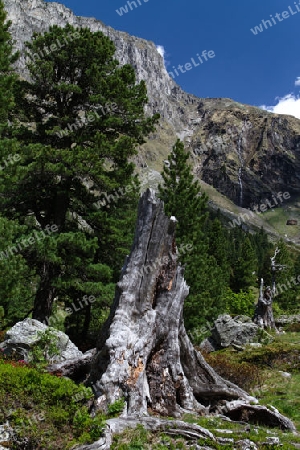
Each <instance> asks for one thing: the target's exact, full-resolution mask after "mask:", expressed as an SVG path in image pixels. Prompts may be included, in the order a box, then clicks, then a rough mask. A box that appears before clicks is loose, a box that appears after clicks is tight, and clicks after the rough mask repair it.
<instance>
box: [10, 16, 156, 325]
mask: <svg viewBox="0 0 300 450" xmlns="http://www.w3.org/2000/svg"><path fill="white" fill-rule="evenodd" d="M58 43H60V44H61V48H58V46H59V44H58ZM27 48H28V69H29V72H30V81H24V80H22V81H19V82H18V85H17V89H16V90H15V92H16V98H17V105H18V109H16V110H15V115H16V116H17V118H18V120H19V125H18V127H17V128H16V130H15V135H16V136H17V137H18V139H19V141H20V143H21V149H22V151H21V157H22V160H21V162H20V163H19V164H18V165H12V166H10V168H9V170H7V171H6V172H5V180H4V183H3V184H2V189H1V190H2V198H1V206H2V208H3V211H4V213H5V215H6V216H7V217H8V218H12V219H17V220H18V221H19V222H20V224H26V225H27V226H28V228H29V229H30V230H35V231H36V232H41V233H44V234H45V237H44V238H43V239H41V240H38V241H35V242H34V243H33V244H32V245H31V246H29V248H28V249H26V251H25V252H24V255H25V257H26V259H27V261H28V264H29V266H30V267H31V268H34V269H35V270H36V272H37V274H38V276H39V283H38V287H37V291H36V295H35V302H34V310H33V318H36V319H38V320H41V321H43V320H45V319H47V318H49V316H50V315H51V310H52V305H53V300H54V298H55V297H56V296H59V298H60V299H63V300H64V301H66V302H68V301H72V299H73V298H74V297H75V298H77V297H81V296H82V295H83V294H87V295H89V294H95V293H99V292H103V290H105V289H104V287H105V285H106V284H107V283H111V282H112V281H113V276H114V274H115V273H116V271H117V269H119V270H120V268H121V265H122V262H123V258H124V255H125V254H126V252H127V251H128V241H129V235H130V233H133V226H134V213H133V211H134V210H135V209H136V204H137V188H135V187H134V179H133V170H134V165H133V163H131V162H129V158H131V157H132V156H133V155H135V154H136V148H137V146H138V145H139V144H142V143H143V142H144V137H145V136H146V135H147V134H148V133H149V132H150V131H153V130H154V125H155V123H156V122H157V120H158V116H157V115H156V116H155V117H152V118H145V117H144V106H145V104H146V102H147V95H146V87H145V83H144V82H141V83H139V84H137V83H136V81H135V74H134V70H133V68H132V67H131V66H129V65H125V66H122V67H120V66H119V63H118V61H116V60H115V59H114V52H115V47H114V44H113V43H112V42H111V41H110V39H109V38H107V37H105V36H104V35H103V33H101V32H95V33H93V32H91V31H90V30H89V29H85V28H82V29H75V28H73V27H72V26H70V25H67V26H66V27H65V28H59V27H57V26H53V27H50V29H49V31H48V32H47V33H45V34H44V35H41V34H34V36H33V41H32V42H31V43H28V44H27ZM27 124H29V126H28V125H27ZM125 187H131V189H128V190H127V189H126V190H125ZM121 188H122V189H121ZM120 189H121V191H120ZM49 229H50V230H52V229H53V230H55V231H53V232H52V231H51V233H48V231H49ZM100 297H101V295H100ZM100 300H101V299H100ZM87 316H88V311H87ZM87 322H88V318H87Z"/></svg>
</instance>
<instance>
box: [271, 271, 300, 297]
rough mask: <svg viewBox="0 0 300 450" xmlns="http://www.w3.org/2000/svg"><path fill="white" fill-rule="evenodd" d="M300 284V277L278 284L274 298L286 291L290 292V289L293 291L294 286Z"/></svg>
mask: <svg viewBox="0 0 300 450" xmlns="http://www.w3.org/2000/svg"><path fill="white" fill-rule="evenodd" d="M296 280H297V281H296ZM292 283H293V285H292ZM299 283H300V275H298V276H297V277H291V278H290V280H289V281H285V282H284V283H282V284H276V285H275V293H274V297H276V296H277V295H280V294H282V293H283V292H284V291H288V290H289V289H292V288H293V287H294V286H298V285H299ZM279 291H280V292H279Z"/></svg>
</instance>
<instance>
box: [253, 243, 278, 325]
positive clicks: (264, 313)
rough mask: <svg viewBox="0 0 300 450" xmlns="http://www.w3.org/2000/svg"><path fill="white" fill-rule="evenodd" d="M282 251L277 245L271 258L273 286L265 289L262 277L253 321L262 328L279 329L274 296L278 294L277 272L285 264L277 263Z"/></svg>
mask: <svg viewBox="0 0 300 450" xmlns="http://www.w3.org/2000/svg"><path fill="white" fill-rule="evenodd" d="M279 252H280V250H279V248H278V247H276V249H275V253H274V256H272V257H271V258H270V259H271V274H272V288H271V287H270V286H267V287H266V289H264V280H263V279H261V283H260V292H259V298H258V302H257V305H256V308H255V312H254V318H253V322H255V323H257V325H259V326H260V327H261V328H271V329H273V330H276V331H277V328H276V326H275V320H274V316H273V306H272V304H273V297H274V296H275V295H276V272H277V271H279V270H284V269H285V268H286V266H285V265H282V264H277V263H276V256H277V255H278V253H279Z"/></svg>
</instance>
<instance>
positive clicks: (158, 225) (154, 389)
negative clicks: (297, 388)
mask: <svg viewBox="0 0 300 450" xmlns="http://www.w3.org/2000/svg"><path fill="white" fill-rule="evenodd" d="M175 228H176V220H175V218H171V219H170V218H168V217H166V216H165V214H164V210H163V203H162V202H161V201H160V200H158V199H157V198H156V197H155V194H154V192H153V191H152V190H148V191H147V192H146V193H145V194H144V195H143V197H142V199H141V201H140V205H139V213H138V222H137V228H136V234H135V239H134V244H133V248H132V251H131V255H130V257H129V258H128V259H127V261H126V262H125V265H124V267H123V270H122V274H121V279H120V281H119V283H118V284H117V289H116V296H115V300H114V304H113V306H112V309H111V313H110V317H109V319H108V321H107V323H106V325H105V327H104V329H103V331H102V333H101V335H100V338H99V341H98V345H97V355H96V358H95V361H94V364H93V366H92V370H91V374H90V378H89V382H90V383H92V384H93V386H94V387H95V386H96V387H97V397H98V398H97V402H96V405H97V407H98V408H101V407H103V408H105V406H106V405H107V404H109V403H112V402H114V401H116V400H118V399H120V398H122V397H124V398H125V400H126V403H127V414H128V415H147V411H148V408H150V409H151V410H152V411H154V412H156V413H159V414H161V415H165V416H167V415H175V416H176V415H178V413H179V412H180V410H181V408H183V409H188V410H197V411H203V410H205V408H206V407H207V406H209V405H210V406H211V407H213V406H215V405H216V404H217V403H218V402H219V401H220V400H224V399H227V400H232V399H237V398H243V399H247V398H249V396H248V395H247V393H246V392H244V391H243V390H242V389H240V388H238V387H237V386H235V385H233V384H231V383H229V382H228V381H226V380H223V379H222V378H221V377H220V376H219V375H217V374H216V373H215V372H214V370H213V369H212V368H211V367H210V366H209V365H208V364H207V363H206V362H205V360H204V358H203V357H202V356H201V354H200V353H198V352H196V351H195V349H194V347H193V345H192V343H191V342H190V340H189V338H188V336H187V333H186V331H185V328H184V324H183V303H184V299H185V298H186V296H187V294H188V292H189V289H188V286H187V285H186V283H185V281H184V278H183V268H182V267H181V266H180V265H178V263H177V257H178V255H177V249H176V244H175Z"/></svg>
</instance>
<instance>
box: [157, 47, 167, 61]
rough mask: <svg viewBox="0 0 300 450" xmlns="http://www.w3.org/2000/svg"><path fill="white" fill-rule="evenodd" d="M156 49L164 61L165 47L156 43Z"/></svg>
mask: <svg viewBox="0 0 300 450" xmlns="http://www.w3.org/2000/svg"><path fill="white" fill-rule="evenodd" d="M156 50H157V51H158V53H159V54H160V55H161V56H162V57H163V60H164V61H165V53H166V52H165V48H164V47H163V46H162V45H157V46H156Z"/></svg>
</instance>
